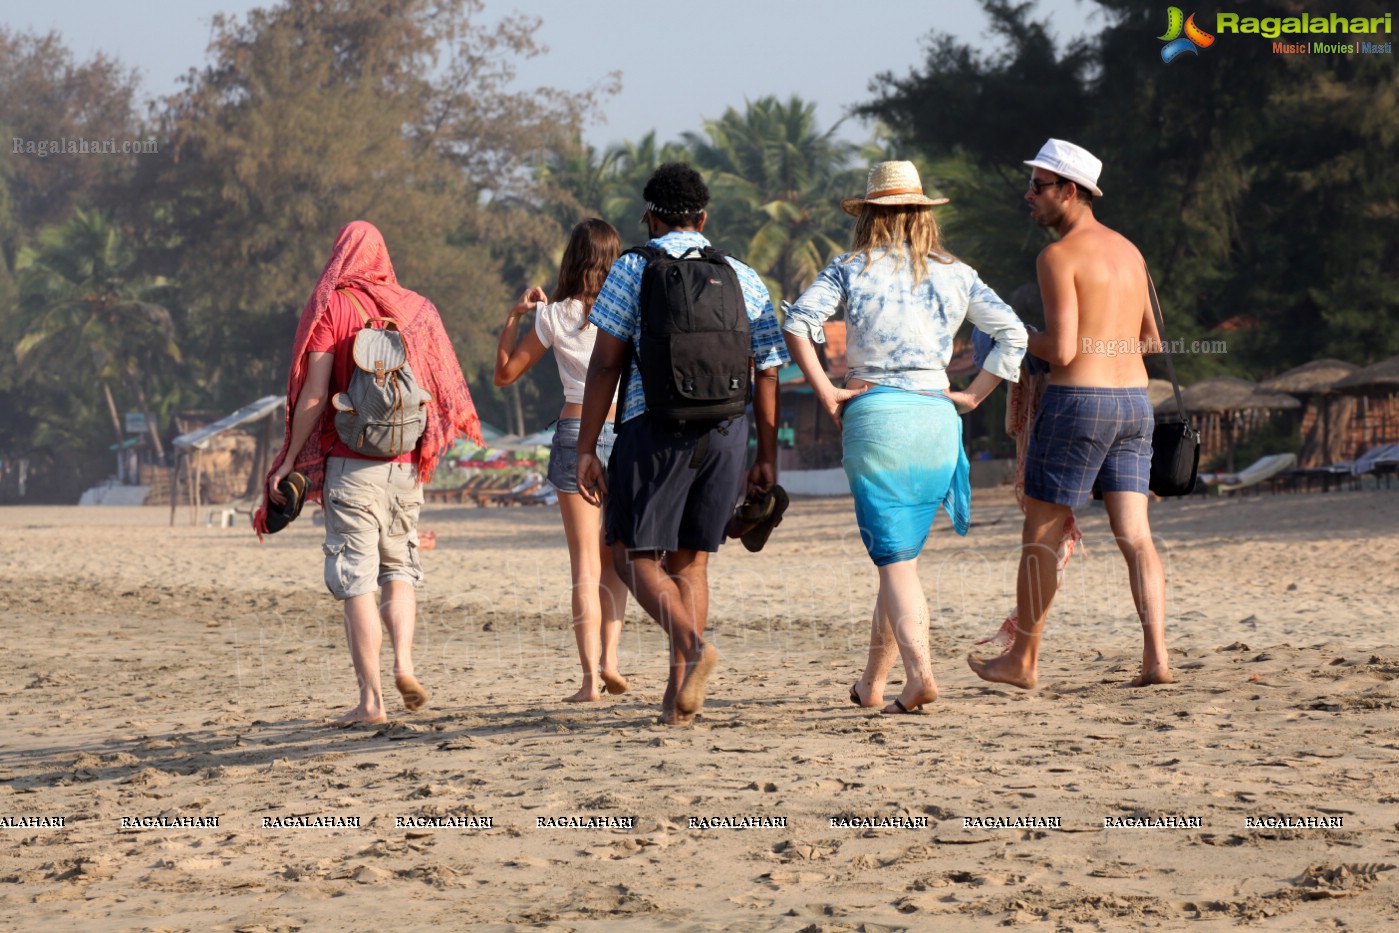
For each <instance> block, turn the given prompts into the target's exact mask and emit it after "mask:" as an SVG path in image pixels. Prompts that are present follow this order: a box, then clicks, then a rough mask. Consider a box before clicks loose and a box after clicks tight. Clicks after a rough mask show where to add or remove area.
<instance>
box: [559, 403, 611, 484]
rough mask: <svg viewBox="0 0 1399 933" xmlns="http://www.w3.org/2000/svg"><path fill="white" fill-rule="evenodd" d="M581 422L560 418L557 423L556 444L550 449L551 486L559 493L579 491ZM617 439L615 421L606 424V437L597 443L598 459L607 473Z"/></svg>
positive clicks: (579, 419)
mask: <svg viewBox="0 0 1399 933" xmlns="http://www.w3.org/2000/svg"><path fill="white" fill-rule="evenodd" d="M582 423H583V421H582V419H581V418H560V419H559V420H558V421H556V422H555V423H554V440H553V443H551V444H550V445H549V477H548V479H549V485H551V486H553V487H554V488H555V489H557V490H558V491H559V492H574V493H576V492H577V491H578V429H579V427H581V426H582ZM616 442H617V435H616V434H615V433H613V430H612V419H611V418H608V419H607V420H606V421H604V422H603V423H602V433H601V434H599V435H598V439H597V458H598V459H599V460H601V461H602V468H603V469H604V470H605V469H607V461H608V460H610V459H611V458H612V445H613V444H615V443H616Z"/></svg>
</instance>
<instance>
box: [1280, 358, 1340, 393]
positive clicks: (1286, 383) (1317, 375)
mask: <svg viewBox="0 0 1399 933" xmlns="http://www.w3.org/2000/svg"><path fill="white" fill-rule="evenodd" d="M1359 368H1360V367H1358V366H1356V365H1355V364H1354V363H1346V362H1342V361H1341V360H1312V361H1311V362H1310V363H1303V364H1302V365H1301V366H1298V367H1296V368H1295V369H1289V370H1288V371H1287V372H1285V373H1281V374H1279V375H1276V376H1274V377H1273V378H1271V379H1264V380H1263V381H1262V382H1260V383H1259V384H1258V387H1259V388H1260V389H1266V390H1268V391H1270V392H1286V393H1288V394H1289V395H1320V394H1321V393H1323V392H1329V391H1331V388H1332V387H1333V386H1334V385H1335V384H1336V383H1338V382H1340V381H1341V380H1342V379H1344V378H1346V377H1347V376H1349V375H1350V374H1351V373H1353V372H1355V371H1356V370H1357V369H1359Z"/></svg>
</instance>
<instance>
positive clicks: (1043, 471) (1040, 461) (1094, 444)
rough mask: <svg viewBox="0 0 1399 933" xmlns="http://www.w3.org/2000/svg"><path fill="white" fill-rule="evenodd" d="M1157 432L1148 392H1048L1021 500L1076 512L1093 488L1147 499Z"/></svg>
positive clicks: (1034, 435)
mask: <svg viewBox="0 0 1399 933" xmlns="http://www.w3.org/2000/svg"><path fill="white" fill-rule="evenodd" d="M1155 429H1156V416H1155V415H1154V414H1153V413H1152V410H1151V401H1150V400H1149V399H1148V398H1147V395H1146V389H1098V388H1087V387H1084V386H1058V385H1052V386H1049V387H1048V388H1047V389H1045V390H1044V399H1043V400H1042V401H1041V402H1040V407H1039V411H1038V412H1037V413H1036V415H1035V426H1034V428H1033V429H1032V430H1031V432H1030V446H1029V449H1028V451H1027V452H1026V454H1025V495H1027V496H1030V497H1031V498H1033V499H1038V500H1040V501H1041V502H1053V503H1055V504H1056V505H1067V506H1079V505H1082V504H1083V503H1085V502H1087V501H1088V497H1089V496H1090V495H1091V494H1092V492H1093V484H1094V483H1095V482H1096V483H1097V484H1098V488H1099V489H1101V490H1102V491H1103V492H1139V493H1141V494H1142V495H1146V492H1147V485H1148V483H1149V482H1150V480H1151V434H1152V432H1153V431H1154V430H1155Z"/></svg>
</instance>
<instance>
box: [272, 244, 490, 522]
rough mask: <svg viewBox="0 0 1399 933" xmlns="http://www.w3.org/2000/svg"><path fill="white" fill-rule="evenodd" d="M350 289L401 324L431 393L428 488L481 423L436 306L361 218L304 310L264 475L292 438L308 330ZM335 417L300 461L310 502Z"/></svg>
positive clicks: (421, 468)
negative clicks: (279, 429) (277, 443)
mask: <svg viewBox="0 0 1399 933" xmlns="http://www.w3.org/2000/svg"><path fill="white" fill-rule="evenodd" d="M347 286H352V287H354V288H358V289H360V290H362V291H364V292H366V293H368V295H369V296H370V297H371V298H373V299H374V303H375V304H376V305H378V306H379V310H378V316H382V317H391V318H393V319H394V321H396V322H397V323H398V329H399V332H400V333H402V334H403V342H404V344H405V345H406V346H407V349H408V363H409V365H410V366H412V367H413V375H414V376H416V377H417V380H418V383H419V384H420V385H422V387H423V388H424V389H426V390H427V392H428V394H430V395H431V396H432V402H431V403H430V405H429V412H428V419H427V430H425V431H424V432H423V437H422V441H421V442H420V445H419V448H418V477H419V479H420V480H421V481H422V482H423V483H428V482H430V481H431V480H432V473H433V470H434V469H435V468H436V466H437V461H438V460H440V459H441V457H442V454H443V452H444V451H446V450H447V448H448V447H450V446H451V444H452V441H453V440H454V439H455V438H456V437H457V436H458V435H459V434H465V435H466V436H467V437H469V438H471V439H472V440H473V441H476V442H477V443H481V419H480V418H479V417H477V415H476V406H475V405H473V404H472V403H471V392H470V390H469V389H467V387H466V379H465V378H464V377H463V376H462V373H461V365H460V364H459V363H458V362H457V355H456V352H455V351H454V350H453V349H452V341H451V340H450V339H449V338H448V337H447V329H446V328H445V327H443V325H442V318H441V316H440V315H439V314H438V313H437V308H435V307H433V304H432V302H430V301H428V300H427V299H426V298H424V297H423V296H422V295H419V294H418V293H417V292H413V291H409V290H408V289H406V288H404V287H402V286H401V285H399V284H398V278H397V277H396V276H395V275H394V272H393V263H391V262H390V261H389V250H388V247H387V246H385V245H384V237H383V235H382V234H380V233H379V231H378V229H377V228H375V226H374V225H373V224H371V223H368V222H367V221H363V220H355V221H352V222H350V223H348V224H346V225H345V228H344V229H343V230H341V231H340V235H339V236H337V237H336V238H335V248H334V249H333V250H331V253H330V261H329V262H327V263H326V264H325V271H323V272H322V273H321V277H320V280H319V281H318V282H316V288H315V290H314V291H312V292H311V297H310V299H308V300H307V302H306V307H305V308H303V309H302V311H301V323H300V324H298V325H297V327H296V342H295V343H294V344H293V345H292V351H291V374H290V375H289V376H288V377H287V415H286V433H285V434H284V436H283V440H282V450H281V452H280V453H278V454H277V457H276V459H274V460H273V461H272V469H271V470H270V471H269V472H268V474H267V478H270V477H271V476H272V474H273V473H275V472H277V468H278V467H279V466H281V465H282V461H283V458H284V457H285V456H286V449H287V444H288V443H289V442H290V440H291V423H292V417H293V416H294V414H295V411H296V401H297V398H298V397H299V396H300V395H301V387H302V385H303V384H305V382H306V365H307V363H306V345H307V343H309V342H310V340H311V332H312V331H313V330H315V327H316V324H317V322H318V321H320V319H321V318H322V316H324V315H325V313H326V309H327V308H328V307H329V305H330V296H331V295H332V294H334V292H335V290H336V289H337V288H345V287H347ZM334 416H335V412H334V409H333V408H331V406H330V405H328V404H327V405H326V407H325V411H324V412H323V413H322V415H321V424H320V430H318V431H314V432H312V434H311V436H310V437H309V438H308V439H307V441H306V444H305V446H303V447H302V448H301V452H300V453H299V454H298V455H297V458H296V469H297V470H298V471H299V472H301V473H304V474H305V475H306V479H307V484H308V485H307V490H306V498H308V499H310V500H312V501H313V502H320V501H321V487H322V486H323V485H324V482H325V458H326V454H327V453H329V451H330V448H331V447H333V446H334V445H335V441H336V433H335V417H334ZM262 485H263V503H262V507H261V508H259V509H258V511H257V514H256V515H255V516H253V527H254V528H255V529H256V530H257V532H258V534H259V535H262V534H263V533H265V532H266V530H267V524H266V521H267V501H266V496H267V479H266V478H264V480H263V484H262Z"/></svg>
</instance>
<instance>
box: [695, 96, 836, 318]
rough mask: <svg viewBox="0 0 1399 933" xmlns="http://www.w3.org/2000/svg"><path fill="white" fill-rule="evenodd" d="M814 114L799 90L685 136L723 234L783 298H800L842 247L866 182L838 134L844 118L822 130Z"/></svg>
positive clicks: (752, 105)
mask: <svg viewBox="0 0 1399 933" xmlns="http://www.w3.org/2000/svg"><path fill="white" fill-rule="evenodd" d="M815 113H816V105H815V104H809V103H805V102H803V101H802V100H801V99H800V98H798V97H795V96H794V97H792V98H790V99H789V100H788V101H787V102H786V103H783V102H781V101H779V100H778V99H777V98H776V97H764V98H762V99H760V100H757V101H753V102H751V103H749V104H748V107H747V110H746V111H745V112H744V113H743V114H740V113H738V111H736V110H734V109H733V108H729V109H728V110H727V111H725V112H724V115H723V116H722V117H720V118H719V119H718V120H712V121H708V122H706V123H705V127H704V131H705V136H704V137H701V136H699V135H698V134H694V133H688V134H686V137H685V138H686V141H687V142H688V143H689V145H690V147H691V148H692V149H693V150H694V153H695V160H696V162H697V163H698V164H699V166H700V168H701V169H702V170H704V171H705V173H706V176H707V178H708V180H709V185H710V188H711V192H712V195H713V203H712V208H711V211H710V213H711V214H712V215H714V221H713V222H714V225H715V235H716V238H717V239H718V240H719V241H721V242H722V244H723V245H726V246H729V247H730V248H731V249H733V250H734V252H735V253H736V254H737V255H739V256H740V257H742V258H743V259H744V261H746V262H747V263H748V264H749V265H751V266H752V267H753V268H754V269H756V270H757V271H758V272H759V273H761V274H762V275H763V277H764V278H765V279H766V280H767V282H768V286H769V288H770V289H771V290H772V291H773V292H774V294H775V295H777V296H778V297H781V298H788V299H794V298H796V297H797V296H798V295H799V294H800V293H801V291H802V289H804V288H805V287H806V286H807V285H809V284H810V283H811V280H812V279H813V278H815V277H816V274H817V273H818V272H820V271H821V269H822V268H823V267H824V266H825V265H826V263H827V262H829V261H830V259H831V257H832V256H834V255H836V254H837V253H839V252H841V249H842V244H843V243H844V241H845V239H846V237H847V234H848V230H849V221H848V218H846V217H845V215H844V214H842V213H841V211H840V207H839V201H840V198H841V197H842V196H843V195H848V194H850V193H852V192H853V191H855V190H856V188H857V187H858V186H859V182H860V172H859V171H858V170H857V169H852V168H851V167H850V163H851V160H852V158H853V156H854V155H855V154H856V152H857V147H856V146H855V145H854V144H852V143H848V142H845V141H843V140H841V139H838V138H837V137H836V135H835V134H836V130H837V129H838V127H839V124H837V125H836V126H832V127H831V128H830V129H828V130H825V131H824V132H822V131H821V130H819V129H818V128H817V126H816V118H815Z"/></svg>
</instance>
